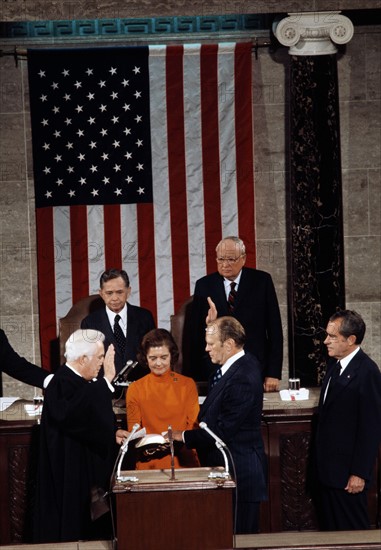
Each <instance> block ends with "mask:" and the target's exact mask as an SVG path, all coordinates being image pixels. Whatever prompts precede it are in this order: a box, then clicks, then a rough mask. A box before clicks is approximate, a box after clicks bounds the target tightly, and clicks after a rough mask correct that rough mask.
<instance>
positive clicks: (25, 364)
mask: <svg viewBox="0 0 381 550" xmlns="http://www.w3.org/2000/svg"><path fill="white" fill-rule="evenodd" d="M0 372H5V373H6V374H8V376H12V378H16V380H20V382H24V383H25V384H29V385H30V386H36V387H38V388H44V387H46V386H47V384H48V383H49V381H50V380H51V378H52V377H53V375H52V374H51V373H49V372H48V371H46V370H44V369H42V368H40V367H38V366H37V365H33V363H29V361H27V360H26V359H24V357H20V355H19V354H18V353H16V351H15V350H14V349H13V348H12V346H11V344H10V343H9V341H8V338H7V336H6V334H5V332H4V331H3V330H1V329H0Z"/></svg>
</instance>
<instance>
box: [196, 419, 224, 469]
mask: <svg viewBox="0 0 381 550" xmlns="http://www.w3.org/2000/svg"><path fill="white" fill-rule="evenodd" d="M200 428H201V429H202V430H205V431H206V432H208V434H209V435H210V436H212V437H213V439H214V442H215V445H216V447H217V449H218V450H219V451H221V453H222V456H223V457H224V463H225V471H224V472H211V473H210V474H209V476H208V477H210V478H223V479H229V477H230V474H229V462H228V457H227V455H226V452H225V449H224V447H226V444H225V443H224V442H223V441H222V440H221V439H220V438H219V437H218V436H217V435H216V434H215V433H214V432H213V431H212V430H211V429H210V428H209V427H208V425H207V424H206V422H200ZM226 448H227V447H226Z"/></svg>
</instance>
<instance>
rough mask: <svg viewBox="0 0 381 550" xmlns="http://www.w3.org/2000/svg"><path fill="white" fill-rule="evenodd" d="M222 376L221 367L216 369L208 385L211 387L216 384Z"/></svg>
mask: <svg viewBox="0 0 381 550" xmlns="http://www.w3.org/2000/svg"><path fill="white" fill-rule="evenodd" d="M221 378H222V372H221V369H217V370H216V372H215V373H214V375H213V378H212V383H211V384H210V387H211V388H213V386H215V385H216V384H217V382H218V381H219V380H221Z"/></svg>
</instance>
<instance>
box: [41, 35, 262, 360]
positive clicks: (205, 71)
mask: <svg viewBox="0 0 381 550" xmlns="http://www.w3.org/2000/svg"><path fill="white" fill-rule="evenodd" d="M149 49H150V57H149V75H150V113H151V148H152V174H153V204H139V205H135V204H128V205H121V206H119V205H107V206H74V207H66V206H63V207H54V208H41V209H38V210H37V232H38V233H37V242H38V244H37V246H38V279H39V303H40V331H41V348H42V364H43V366H44V367H45V368H50V359H49V353H50V351H49V349H50V341H51V340H54V339H55V338H56V336H57V329H56V327H57V320H58V318H60V317H63V316H65V315H66V314H67V312H68V311H69V309H70V307H71V305H72V304H73V303H74V302H76V301H77V300H78V299H80V298H82V297H84V296H87V295H88V294H93V293H95V292H97V290H98V288H99V277H100V275H101V273H102V272H103V271H104V270H105V269H107V268H110V267H122V268H123V269H125V270H126V271H127V272H128V274H129V276H130V280H131V286H132V294H131V298H130V301H131V303H133V304H136V305H141V306H143V307H147V308H148V309H150V310H151V311H152V313H153V314H154V316H155V317H156V319H157V324H158V326H160V327H164V328H168V327H169V321H170V315H171V314H173V313H174V312H175V311H176V310H177V309H178V308H179V306H180V305H181V304H182V303H183V302H184V301H185V300H186V299H187V298H188V297H189V296H190V295H191V294H192V292H193V288H194V284H195V281H196V280H197V279H198V278H200V277H202V276H203V275H205V274H207V273H210V272H212V271H215V269H216V264H215V246H216V244H217V242H218V241H219V240H220V239H221V238H222V237H223V236H226V235H239V236H240V237H241V238H242V239H243V240H244V241H245V243H246V244H247V247H248V261H247V265H250V266H254V265H255V230H254V227H255V224H254V179H253V170H254V162H253V120H252V78H251V75H252V64H251V44H249V43H245V44H242V43H240V44H220V45H198V44H192V45H185V46H150V48H149Z"/></svg>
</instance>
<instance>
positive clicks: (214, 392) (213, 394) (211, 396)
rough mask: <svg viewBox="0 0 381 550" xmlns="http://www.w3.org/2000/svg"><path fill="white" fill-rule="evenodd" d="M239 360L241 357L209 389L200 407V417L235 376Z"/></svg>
mask: <svg viewBox="0 0 381 550" xmlns="http://www.w3.org/2000/svg"><path fill="white" fill-rule="evenodd" d="M239 361H240V360H239V359H237V361H234V363H233V364H232V365H231V366H230V367H229V369H228V371H227V372H225V374H224V375H223V376H222V378H221V380H220V381H219V382H218V383H217V384H216V385H215V386H213V388H212V389H210V390H209V391H208V395H207V397H206V399H205V401H204V403H203V404H202V405H201V408H200V415H199V416H200V418H202V417H203V416H204V415H205V413H206V411H207V410H208V408H209V407H210V405H211V404H212V403H214V402H215V400H216V399H217V397H218V396H219V394H220V393H221V392H222V391H223V389H224V387H225V385H226V384H227V382H228V381H229V380H230V378H232V376H234V374H235V372H236V371H237V369H238V368H239Z"/></svg>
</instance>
